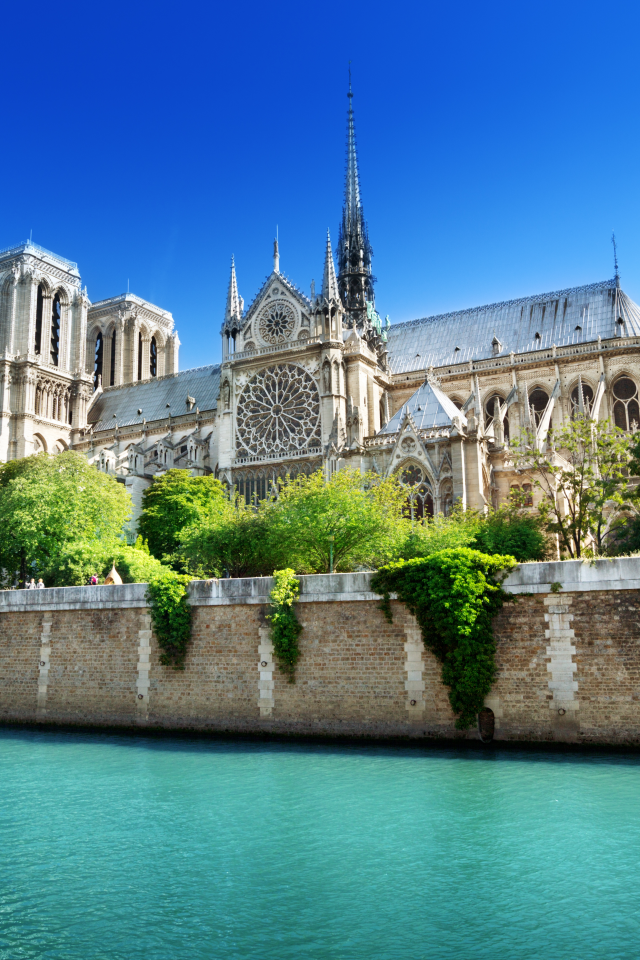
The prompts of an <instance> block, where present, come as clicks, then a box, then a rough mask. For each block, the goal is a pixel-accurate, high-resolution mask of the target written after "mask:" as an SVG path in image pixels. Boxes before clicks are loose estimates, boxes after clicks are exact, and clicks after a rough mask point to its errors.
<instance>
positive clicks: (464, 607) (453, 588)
mask: <svg viewBox="0 0 640 960" xmlns="http://www.w3.org/2000/svg"><path fill="white" fill-rule="evenodd" d="M516 565H517V562H516V560H515V559H514V558H513V557H509V556H500V555H496V556H490V555H489V554H486V553H480V552H479V551H478V550H471V549H469V548H468V547H456V548H452V549H449V550H440V551H439V552H437V553H433V554H431V556H429V557H426V558H425V559H418V560H406V561H405V560H400V561H399V562H397V563H390V564H389V565H388V566H386V567H382V568H381V569H380V570H379V571H378V572H377V573H376V574H374V576H373V578H372V580H371V586H372V589H373V590H374V591H375V592H376V593H378V594H380V595H381V596H382V603H381V608H382V610H383V612H384V613H385V616H386V617H387V619H388V620H391V619H392V612H391V604H390V594H392V593H395V594H396V595H397V597H398V600H400V601H402V603H404V604H406V606H407V607H408V608H409V610H410V611H411V613H413V614H414V616H415V618H416V620H417V621H418V624H419V626H420V629H421V631H422V639H423V640H424V644H425V646H426V647H427V649H429V650H431V651H432V653H434V654H435V656H436V657H437V658H438V660H439V661H440V663H441V664H442V682H443V683H444V684H445V685H446V686H448V687H449V701H450V703H451V706H452V708H453V711H454V713H455V714H457V718H456V727H457V728H458V729H459V730H466V729H467V727H469V726H471V724H472V723H474V722H475V719H476V716H477V714H478V712H479V711H480V710H481V709H482V707H483V704H484V699H485V697H486V696H487V694H488V693H489V691H490V690H491V685H492V683H493V681H494V680H495V676H496V665H495V651H496V645H495V641H494V638H493V630H492V626H491V621H492V619H493V617H494V616H495V615H496V613H497V612H498V611H499V610H500V609H501V607H502V605H503V603H504V602H505V600H507V599H511V597H510V596H509V594H507V593H506V592H505V591H504V590H503V589H502V587H501V585H500V582H499V580H500V575H501V573H502V574H506V573H507V572H508V571H509V570H511V569H512V568H513V567H515V566H516Z"/></svg>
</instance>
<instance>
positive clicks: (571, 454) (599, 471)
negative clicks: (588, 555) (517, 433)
mask: <svg viewBox="0 0 640 960" xmlns="http://www.w3.org/2000/svg"><path fill="white" fill-rule="evenodd" d="M632 444H633V438H632V437H631V436H630V435H629V434H626V433H625V432H624V431H623V430H620V429H619V428H618V427H614V426H612V425H611V424H610V423H609V421H608V420H603V421H597V422H594V421H592V420H589V419H588V418H587V417H580V416H577V417H575V418H574V419H573V420H570V421H569V422H568V423H567V424H565V426H564V427H563V428H562V429H560V430H558V431H553V432H552V431H549V443H548V445H547V447H546V449H544V450H540V449H538V446H537V444H536V442H535V437H534V436H533V435H532V434H529V433H525V434H524V435H523V437H522V439H521V443H520V446H519V448H518V451H517V453H516V456H515V460H514V462H515V465H516V468H517V469H518V470H519V471H521V472H522V473H524V474H525V475H526V476H527V477H528V478H529V479H530V480H531V482H532V483H533V484H535V486H536V487H538V489H540V490H541V491H542V492H543V495H544V496H543V498H542V501H541V502H540V505H539V507H538V511H539V514H540V516H541V518H542V521H543V523H544V525H545V527H546V529H547V531H548V532H549V533H552V534H556V535H557V536H558V538H559V541H560V545H561V548H562V550H563V551H565V552H566V553H567V554H568V555H569V557H574V558H577V557H582V556H583V555H584V553H585V551H587V552H592V553H593V554H594V555H597V554H600V553H602V552H603V551H604V550H605V548H606V547H607V546H608V545H609V543H610V542H611V541H612V539H613V529H614V523H615V520H616V518H617V517H619V515H620V510H621V508H623V507H624V505H625V503H627V502H628V501H629V499H630V492H631V491H630V472H629V466H630V463H631V446H632Z"/></svg>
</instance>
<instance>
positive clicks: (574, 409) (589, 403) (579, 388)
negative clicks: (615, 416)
mask: <svg viewBox="0 0 640 960" xmlns="http://www.w3.org/2000/svg"><path fill="white" fill-rule="evenodd" d="M581 392H582V407H583V409H584V412H585V415H586V416H587V417H589V416H591V410H592V408H593V390H592V388H591V387H590V386H589V384H588V383H584V382H582V381H578V383H576V385H575V387H574V388H573V390H572V391H571V394H570V397H571V419H572V420H573V419H574V418H575V417H576V416H578V415H579V413H580V393H581Z"/></svg>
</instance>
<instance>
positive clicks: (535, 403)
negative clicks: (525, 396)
mask: <svg viewBox="0 0 640 960" xmlns="http://www.w3.org/2000/svg"><path fill="white" fill-rule="evenodd" d="M548 402H549V397H548V395H547V394H546V393H545V392H544V390H541V389H540V387H537V388H536V389H535V390H532V391H531V393H530V394H529V407H530V409H531V419H532V420H533V421H534V423H535V425H536V427H537V426H538V424H539V423H540V421H541V420H542V415H543V413H544V411H545V410H546V409H547V404H548Z"/></svg>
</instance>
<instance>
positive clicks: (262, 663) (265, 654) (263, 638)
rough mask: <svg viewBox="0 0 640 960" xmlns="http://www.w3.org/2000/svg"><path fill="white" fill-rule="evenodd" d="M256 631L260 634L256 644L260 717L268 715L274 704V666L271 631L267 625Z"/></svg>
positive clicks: (270, 713)
mask: <svg viewBox="0 0 640 960" xmlns="http://www.w3.org/2000/svg"><path fill="white" fill-rule="evenodd" d="M258 633H259V634H260V643H259V644H258V657H259V663H258V671H259V677H260V679H259V680H258V690H259V699H258V706H259V708H260V716H261V717H270V716H271V715H272V713H273V708H274V706H275V701H274V696H273V689H274V681H273V670H274V666H275V664H274V662H273V643H272V642H271V631H270V630H269V628H268V627H260V628H259V630H258Z"/></svg>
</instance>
